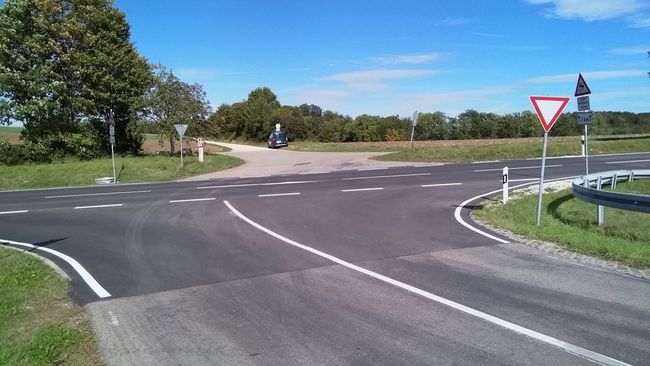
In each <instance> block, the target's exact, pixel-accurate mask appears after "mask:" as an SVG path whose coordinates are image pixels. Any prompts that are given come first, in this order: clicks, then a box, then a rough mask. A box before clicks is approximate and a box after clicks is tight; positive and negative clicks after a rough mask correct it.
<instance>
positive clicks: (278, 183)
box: [196, 180, 316, 189]
mask: <svg viewBox="0 0 650 366" xmlns="http://www.w3.org/2000/svg"><path fill="white" fill-rule="evenodd" d="M315 182H316V181H315V180H302V181H292V182H273V183H248V184H229V185H223V186H202V187H196V189H213V188H240V187H261V186H282V185H289V184H307V183H315Z"/></svg>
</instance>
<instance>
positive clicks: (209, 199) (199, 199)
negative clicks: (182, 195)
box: [169, 197, 216, 203]
mask: <svg viewBox="0 0 650 366" xmlns="http://www.w3.org/2000/svg"><path fill="white" fill-rule="evenodd" d="M214 200H216V198H215V197H209V198H189V199H184V200H170V201H169V203H182V202H201V201H214Z"/></svg>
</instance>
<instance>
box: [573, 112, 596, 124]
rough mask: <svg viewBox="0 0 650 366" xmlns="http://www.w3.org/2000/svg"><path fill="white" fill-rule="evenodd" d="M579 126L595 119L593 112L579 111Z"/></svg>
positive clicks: (590, 122)
mask: <svg viewBox="0 0 650 366" xmlns="http://www.w3.org/2000/svg"><path fill="white" fill-rule="evenodd" d="M577 122H578V126H583V125H590V124H592V123H593V122H594V121H593V119H592V115H591V112H578V120H577Z"/></svg>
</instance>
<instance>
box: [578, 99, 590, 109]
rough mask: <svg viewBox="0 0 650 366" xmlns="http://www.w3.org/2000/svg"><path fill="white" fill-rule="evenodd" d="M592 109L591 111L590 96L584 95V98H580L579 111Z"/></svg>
mask: <svg viewBox="0 0 650 366" xmlns="http://www.w3.org/2000/svg"><path fill="white" fill-rule="evenodd" d="M590 109H591V105H590V104H589V96H588V95H584V96H582V97H578V110H579V111H588V110H590Z"/></svg>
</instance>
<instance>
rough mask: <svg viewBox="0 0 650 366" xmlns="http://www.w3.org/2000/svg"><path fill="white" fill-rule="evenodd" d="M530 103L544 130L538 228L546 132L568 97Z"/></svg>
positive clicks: (539, 213)
mask: <svg viewBox="0 0 650 366" xmlns="http://www.w3.org/2000/svg"><path fill="white" fill-rule="evenodd" d="M529 99H530V102H531V103H532V104H533V107H535V112H537V117H538V118H539V122H540V123H541V124H542V128H543V129H544V147H543V149H542V171H541V173H540V175H539V193H538V196H537V220H536V224H537V226H539V225H540V224H541V222H542V193H543V192H544V170H545V168H546V147H547V146H548V131H550V130H551V128H553V124H555V122H556V121H557V119H558V117H560V114H561V113H562V111H563V110H564V108H565V107H566V105H567V104H569V100H570V99H571V98H569V97H542V96H531V97H530V98H529Z"/></svg>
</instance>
